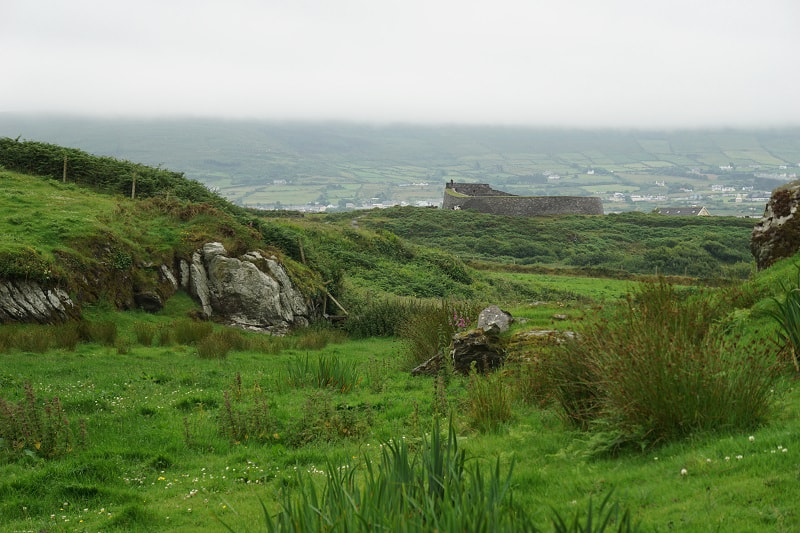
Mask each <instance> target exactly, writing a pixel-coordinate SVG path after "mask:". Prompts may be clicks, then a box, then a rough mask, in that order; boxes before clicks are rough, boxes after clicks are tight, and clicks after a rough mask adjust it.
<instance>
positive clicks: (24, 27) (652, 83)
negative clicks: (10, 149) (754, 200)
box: [0, 0, 800, 128]
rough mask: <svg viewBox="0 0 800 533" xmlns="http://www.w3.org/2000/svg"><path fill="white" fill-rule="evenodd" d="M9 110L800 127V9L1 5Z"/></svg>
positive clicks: (639, 4) (337, 0)
mask: <svg viewBox="0 0 800 533" xmlns="http://www.w3.org/2000/svg"><path fill="white" fill-rule="evenodd" d="M0 50H2V60H0V65H2V70H1V71H0V72H2V76H0V112H31V111H33V112H51V111H56V112H66V113H73V114H92V115H112V116H118V115H125V116H143V117H153V116H162V115H169V116H183V115H190V116H221V117H232V118H272V119H276V118H277V119H345V120H356V121H379V122H385V121H391V122H425V123H481V124H485V123H490V124H525V125H528V124H529V125H540V126H542V125H545V126H552V125H557V126H583V127H595V126H611V127H631V126H632V127H647V128H650V127H696V126H734V127H736V126H783V125H800V97H798V95H800V61H798V53H800V1H798V0H753V1H743V0H659V1H652V0H529V1H522V0H396V1H395V0H280V1H278V0H224V1H223V0H218V1H203V0H136V1H129V0H118V1H117V0H63V1H58V0H0Z"/></svg>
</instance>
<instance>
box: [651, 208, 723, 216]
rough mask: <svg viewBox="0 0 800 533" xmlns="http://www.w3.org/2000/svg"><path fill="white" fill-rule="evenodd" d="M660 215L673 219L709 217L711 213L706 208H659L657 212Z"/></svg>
mask: <svg viewBox="0 0 800 533" xmlns="http://www.w3.org/2000/svg"><path fill="white" fill-rule="evenodd" d="M655 212H656V213H658V214H659V215H668V216H673V217H709V216H711V213H709V212H708V209H706V208H705V207H659V208H657V209H656V210H655Z"/></svg>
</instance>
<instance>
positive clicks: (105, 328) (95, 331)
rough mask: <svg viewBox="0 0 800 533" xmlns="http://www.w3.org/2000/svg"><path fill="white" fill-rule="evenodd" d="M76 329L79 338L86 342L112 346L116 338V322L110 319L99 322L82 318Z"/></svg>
mask: <svg viewBox="0 0 800 533" xmlns="http://www.w3.org/2000/svg"><path fill="white" fill-rule="evenodd" d="M78 331H79V332H80V335H81V338H82V339H83V340H85V341H87V342H96V343H98V344H104V345H106V346H114V342H115V341H116V340H117V324H116V322H112V321H110V320H105V321H100V322H92V321H89V320H82V321H81V322H80V323H79V325H78Z"/></svg>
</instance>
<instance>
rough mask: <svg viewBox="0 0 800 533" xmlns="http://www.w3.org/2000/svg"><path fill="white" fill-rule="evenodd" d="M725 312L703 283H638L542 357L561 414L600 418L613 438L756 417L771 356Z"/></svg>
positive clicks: (577, 419)
mask: <svg viewBox="0 0 800 533" xmlns="http://www.w3.org/2000/svg"><path fill="white" fill-rule="evenodd" d="M725 312H727V309H720V306H718V305H717V303H716V301H715V300H714V299H712V298H710V297H709V296H708V295H706V294H703V293H698V294H694V295H692V294H679V293H678V292H677V291H676V290H675V288H673V287H672V286H671V285H668V284H666V283H664V282H660V283H651V284H645V285H642V286H641V287H640V289H639V290H638V292H637V293H635V294H633V295H631V296H629V297H628V298H627V301H626V302H625V303H624V305H621V306H620V307H619V308H617V309H616V313H615V314H614V315H613V316H612V318H611V319H609V320H605V319H598V320H595V321H592V322H590V323H589V324H588V325H587V326H586V327H584V328H582V330H581V331H580V333H579V335H578V336H577V338H576V339H575V340H573V341H571V342H568V343H566V345H565V346H564V348H563V350H561V351H560V352H559V353H557V354H556V355H555V356H554V357H552V358H551V359H550V360H549V362H548V363H547V365H546V366H547V368H548V372H549V375H550V378H551V379H552V382H553V384H554V390H555V396H556V398H557V399H558V401H559V403H560V405H561V407H562V409H563V411H564V413H565V414H566V416H567V418H569V419H570V420H571V421H572V422H574V423H575V424H576V425H577V426H579V427H582V428H592V427H602V428H603V429H604V430H605V431H607V432H608V434H609V435H612V436H613V441H614V442H613V446H617V445H621V444H625V443H630V442H636V443H637V444H639V445H642V446H644V445H648V444H653V443H656V442H659V441H662V440H665V439H673V438H679V437H683V436H686V435H688V434H690V433H693V432H697V431H709V430H721V429H726V430H742V429H747V428H752V427H754V426H756V425H757V424H758V423H760V422H762V421H763V420H764V418H765V417H766V415H767V411H768V408H769V398H770V394H769V391H770V387H771V386H772V380H773V378H772V371H771V364H770V358H769V357H768V356H767V354H766V353H765V349H764V347H763V346H762V347H757V346H753V345H749V346H742V345H740V344H738V343H737V342H735V341H732V340H728V339H726V338H724V337H723V335H722V334H721V333H720V332H719V331H718V330H717V329H716V328H714V327H713V325H714V324H715V323H716V322H717V320H718V318H719V317H720V316H722V315H723V314H724V313H725Z"/></svg>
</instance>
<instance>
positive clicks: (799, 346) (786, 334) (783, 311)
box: [767, 265, 800, 372]
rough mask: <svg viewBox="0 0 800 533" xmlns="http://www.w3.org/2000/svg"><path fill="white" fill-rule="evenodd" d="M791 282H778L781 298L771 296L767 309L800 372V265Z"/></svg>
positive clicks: (796, 368) (795, 366)
mask: <svg viewBox="0 0 800 533" xmlns="http://www.w3.org/2000/svg"><path fill="white" fill-rule="evenodd" d="M796 268H797V278H796V279H795V280H794V283H792V284H788V285H787V284H784V283H783V282H781V283H780V287H781V291H782V292H783V299H782V300H780V299H778V298H773V299H772V302H773V304H774V305H773V307H772V308H771V309H769V310H768V311H767V313H768V314H769V316H771V317H772V318H773V319H774V320H775V322H776V323H777V324H778V327H779V330H780V334H781V337H782V338H783V342H784V346H785V348H788V349H789V351H790V354H789V358H790V359H791V361H792V363H793V364H794V368H795V370H797V371H798V372H800V265H798V266H797V267H796Z"/></svg>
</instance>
